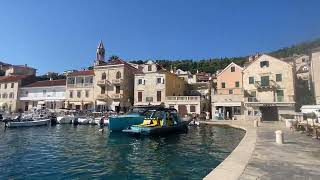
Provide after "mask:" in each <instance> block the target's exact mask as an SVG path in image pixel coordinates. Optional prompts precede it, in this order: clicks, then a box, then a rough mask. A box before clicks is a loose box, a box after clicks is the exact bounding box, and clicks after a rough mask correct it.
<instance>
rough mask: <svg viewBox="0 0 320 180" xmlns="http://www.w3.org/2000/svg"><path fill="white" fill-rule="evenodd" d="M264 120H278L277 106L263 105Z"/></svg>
mask: <svg viewBox="0 0 320 180" xmlns="http://www.w3.org/2000/svg"><path fill="white" fill-rule="evenodd" d="M260 111H261V113H262V120H263V121H278V120H279V119H278V108H277V107H276V106H269V107H261V108H260Z"/></svg>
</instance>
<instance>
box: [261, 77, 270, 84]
mask: <svg viewBox="0 0 320 180" xmlns="http://www.w3.org/2000/svg"><path fill="white" fill-rule="evenodd" d="M261 86H269V76H261Z"/></svg>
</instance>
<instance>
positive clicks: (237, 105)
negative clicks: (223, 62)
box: [211, 63, 244, 119]
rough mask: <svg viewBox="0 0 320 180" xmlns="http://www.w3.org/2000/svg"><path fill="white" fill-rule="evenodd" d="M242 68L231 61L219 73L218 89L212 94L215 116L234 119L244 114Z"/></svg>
mask: <svg viewBox="0 0 320 180" xmlns="http://www.w3.org/2000/svg"><path fill="white" fill-rule="evenodd" d="M242 70H243V68H242V67H240V66H238V65H237V64H235V63H231V64H229V65H228V66H227V67H226V68H225V69H223V70H222V71H220V73H219V74H217V80H216V90H215V91H213V92H212V96H211V100H212V113H213V114H214V116H213V118H223V119H232V118H233V117H234V116H235V115H241V114H243V111H244V107H243V97H244V94H243V88H242V87H243V86H242Z"/></svg>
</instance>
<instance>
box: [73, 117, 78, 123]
mask: <svg viewBox="0 0 320 180" xmlns="http://www.w3.org/2000/svg"><path fill="white" fill-rule="evenodd" d="M73 125H79V121H78V118H77V117H76V118H74V120H73Z"/></svg>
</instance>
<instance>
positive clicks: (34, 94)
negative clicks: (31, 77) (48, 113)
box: [19, 79, 66, 111]
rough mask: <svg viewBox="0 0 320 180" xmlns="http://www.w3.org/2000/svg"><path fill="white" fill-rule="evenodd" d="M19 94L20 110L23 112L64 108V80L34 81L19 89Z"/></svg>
mask: <svg viewBox="0 0 320 180" xmlns="http://www.w3.org/2000/svg"><path fill="white" fill-rule="evenodd" d="M19 94H20V95H19V100H20V105H21V107H20V108H21V109H22V110H23V111H30V110H32V109H44V108H45V109H51V110H57V109H60V108H64V106H65V100H66V97H65V94H66V80H65V79H62V80H46V81H36V82H34V83H31V84H28V85H26V86H23V87H21V88H20V91H19Z"/></svg>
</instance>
